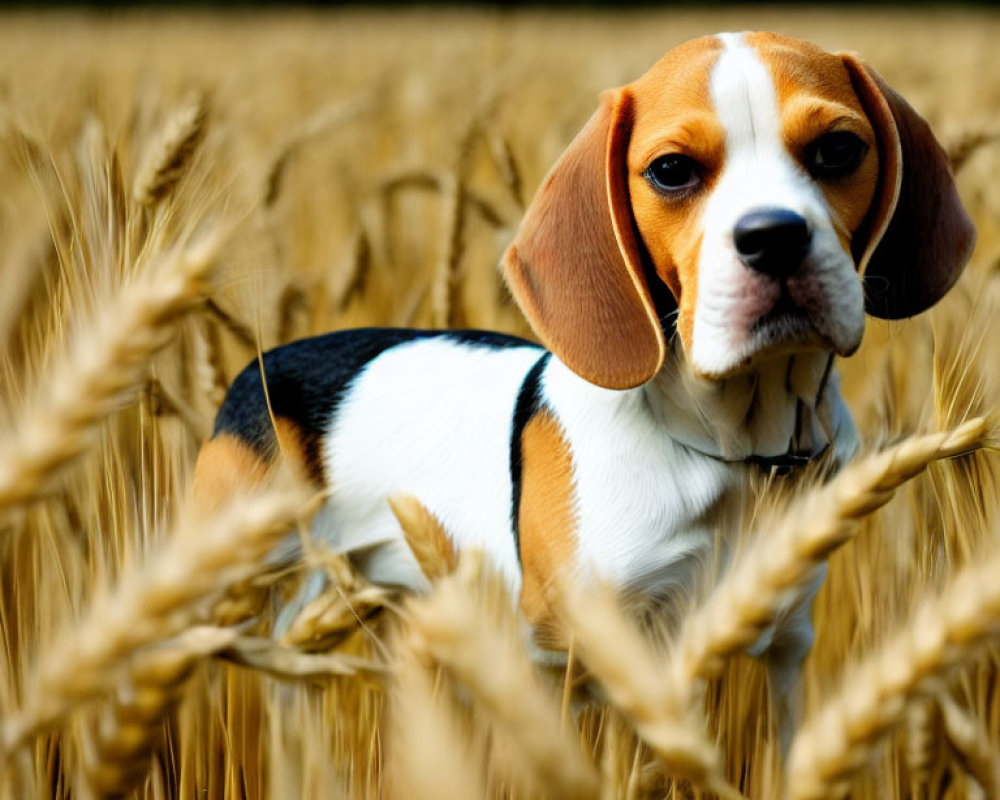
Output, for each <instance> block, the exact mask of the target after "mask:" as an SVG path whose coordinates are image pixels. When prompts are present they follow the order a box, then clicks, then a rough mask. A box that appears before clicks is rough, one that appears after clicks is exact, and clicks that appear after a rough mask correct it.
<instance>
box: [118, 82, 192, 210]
mask: <svg viewBox="0 0 1000 800" xmlns="http://www.w3.org/2000/svg"><path fill="white" fill-rule="evenodd" d="M207 121H208V106H207V104H206V103H205V100H204V98H201V97H199V98H197V99H195V100H194V101H193V102H191V103H190V104H188V105H186V106H185V107H183V108H181V109H179V110H178V111H175V112H174V114H173V115H172V116H171V117H170V119H169V120H168V121H167V124H166V126H165V127H164V129H163V130H162V131H161V133H160V135H159V136H158V137H157V138H156V139H155V140H154V141H153V144H152V145H151V146H150V148H149V149H148V151H147V152H146V155H145V158H143V160H142V163H141V165H140V167H139V170H138V172H137V173H136V177H135V183H134V184H133V186H132V196H133V197H134V198H135V200H136V202H138V203H139V204H140V205H144V206H155V205H157V204H158V203H160V202H161V201H162V200H163V199H164V198H166V197H167V196H168V195H170V194H171V193H172V192H173V190H174V188H175V187H176V186H177V183H178V182H179V181H180V179H181V178H182V177H183V176H184V173H185V171H186V170H187V168H188V165H189V164H190V163H191V159H192V158H193V157H194V154H195V151H196V150H197V149H198V145H199V144H200V143H201V140H202V138H203V137H204V135H205V127H206V122H207Z"/></svg>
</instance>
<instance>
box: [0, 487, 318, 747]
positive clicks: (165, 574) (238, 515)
mask: <svg viewBox="0 0 1000 800" xmlns="http://www.w3.org/2000/svg"><path fill="white" fill-rule="evenodd" d="M315 500H316V498H313V497H311V496H310V495H308V494H307V493H306V492H305V491H304V490H302V489H299V488H272V489H270V490H267V491H263V492H261V493H259V494H255V495H249V496H246V497H239V498H236V499H234V500H233V502H231V503H230V504H229V505H227V506H226V507H225V508H223V509H222V510H221V511H220V512H218V513H217V514H215V515H213V516H210V517H200V518H199V517H194V516H193V515H191V514H188V515H183V516H182V518H181V519H180V520H179V521H178V522H177V523H175V525H174V526H173V531H172V532H171V533H170V534H169V536H168V537H167V541H166V544H165V546H164V548H163V550H162V551H161V552H160V553H159V554H157V555H156V556H154V557H153V558H152V559H150V560H149V561H148V562H147V563H146V564H144V565H141V566H137V567H135V568H133V569H131V570H129V571H127V572H125V573H124V574H123V575H122V576H121V578H120V579H119V581H118V584H117V586H115V587H113V588H109V589H105V590H104V591H102V592H101V593H100V594H99V595H98V596H97V597H95V598H94V599H93V601H92V602H91V604H90V607H89V608H88V610H87V611H86V613H85V614H84V616H83V618H82V619H81V620H80V621H79V622H78V623H77V624H75V625H73V626H72V627H71V628H70V629H68V630H67V631H65V632H64V634H63V635H62V636H59V637H57V638H56V640H55V642H53V643H52V644H51V645H50V648H49V649H48V651H47V652H45V653H43V655H42V656H41V657H40V658H39V659H38V665H37V667H36V668H35V669H34V670H33V671H32V680H31V683H30V684H29V686H28V687H27V690H26V695H25V696H26V699H25V701H24V704H23V706H22V708H21V709H20V710H19V711H17V712H16V713H14V714H13V715H11V716H9V717H8V719H7V720H5V721H4V724H3V728H2V732H3V735H2V740H0V755H2V754H3V753H4V752H7V753H9V752H10V751H11V750H13V749H15V748H17V747H19V746H20V745H21V744H23V743H24V742H25V741H26V740H27V739H28V738H30V737H31V736H33V735H34V734H36V733H38V732H39V731H41V730H43V729H45V728H47V727H50V726H52V725H53V724H55V723H57V722H58V721H59V720H60V719H61V718H62V717H63V716H64V715H65V714H67V713H68V712H69V711H71V710H72V709H73V708H74V707H75V706H76V705H78V704H80V703H81V702H83V701H85V700H87V699H89V698H91V697H93V696H95V695H96V694H98V693H100V692H102V691H104V690H106V689H107V687H108V685H109V682H110V681H112V680H113V679H114V677H115V674H116V670H117V668H118V667H120V666H121V665H122V664H123V663H124V662H125V661H126V659H128V658H129V657H130V656H131V655H132V654H133V653H135V652H136V651H138V650H140V649H141V648H143V647H146V646H149V645H151V644H154V643H156V642H159V641H162V640H164V639H167V638H169V637H171V636H174V635H176V634H177V633H179V632H180V631H181V630H183V629H184V628H185V627H187V626H188V625H190V624H191V623H192V622H194V621H196V620H197V619H198V617H199V615H200V613H201V612H202V610H203V609H207V610H210V609H211V607H212V605H213V604H214V603H215V602H217V601H218V599H219V597H220V596H221V594H222V593H223V592H225V591H226V589H228V588H229V587H230V586H232V585H233V584H235V583H237V582H239V581H241V580H246V579H247V578H249V577H250V576H251V575H253V574H254V573H255V572H256V571H258V570H260V569H261V568H262V563H263V560H264V556H265V555H266V554H267V553H268V552H269V551H270V550H271V549H272V547H274V545H276V544H277V543H278V541H279V540H280V539H281V537H283V536H284V535H285V534H286V532H287V531H288V529H289V528H290V527H291V526H292V525H293V524H294V523H295V522H296V520H298V519H299V518H300V517H302V516H303V515H304V514H305V513H307V512H309V511H311V510H312V507H313V506H314V505H315Z"/></svg>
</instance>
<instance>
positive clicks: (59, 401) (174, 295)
mask: <svg viewBox="0 0 1000 800" xmlns="http://www.w3.org/2000/svg"><path fill="white" fill-rule="evenodd" d="M220 240H221V235H220V234H219V233H218V232H216V233H215V234H212V235H209V236H205V237H203V238H201V239H200V240H198V241H197V242H195V243H193V244H191V245H189V246H187V247H178V248H176V249H174V250H173V251H169V252H167V253H166V254H164V255H163V257H162V258H161V259H160V261H159V262H158V263H154V264H152V265H151V266H150V268H149V269H148V270H147V271H146V272H144V273H143V274H142V275H140V277H139V278H137V279H136V280H135V281H134V282H133V283H132V284H130V285H129V286H127V287H126V288H125V289H123V290H122V291H121V293H120V294H119V295H118V296H117V297H116V298H115V299H114V300H113V302H112V303H111V304H110V305H108V306H107V307H106V308H104V309H103V310H102V311H101V312H100V314H99V315H98V316H97V317H96V318H95V319H94V320H93V321H92V323H91V324H90V326H89V328H88V329H86V330H84V331H81V332H80V333H79V334H78V335H77V336H76V337H75V338H74V339H73V340H72V342H71V343H70V344H69V345H68V347H67V348H66V351H65V352H64V354H63V356H62V358H61V359H60V360H59V361H58V362H57V363H55V364H53V366H52V367H51V368H50V369H49V370H48V373H47V379H46V380H45V381H44V382H43V384H42V385H41V386H39V387H38V388H37V390H36V391H35V392H34V394H33V399H32V400H31V402H29V403H27V404H26V405H25V408H24V411H23V412H22V413H21V414H20V415H19V416H18V417H17V420H16V423H15V425H14V426H13V428H12V429H11V430H9V431H7V432H5V433H4V434H2V435H0V511H2V510H4V509H5V508H10V507H12V506H15V505H20V504H24V503H27V502H30V501H31V500H33V499H35V498H37V497H38V496H39V495H40V494H41V493H42V492H43V491H44V490H45V489H46V488H47V487H48V486H49V485H50V483H51V481H52V478H53V477H54V475H55V473H56V471H57V470H58V469H59V468H61V467H63V466H65V465H66V464H68V463H69V462H70V461H72V460H73V459H74V458H76V457H77V456H79V455H80V454H81V453H83V452H84V450H85V449H86V448H87V445H88V443H89V435H90V434H91V433H92V431H93V429H94V428H95V426H96V425H97V424H98V423H99V422H100V421H101V420H102V419H103V418H104V417H106V416H107V415H108V414H110V413H111V412H112V411H114V410H115V409H117V408H119V407H120V406H121V405H122V402H123V396H125V395H126V394H127V393H128V392H130V391H133V390H134V388H135V386H136V384H138V383H139V382H140V381H141V380H142V378H143V376H144V375H145V373H146V369H147V367H148V363H149V359H150V358H151V357H152V356H153V354H154V353H156V352H157V351H158V350H159V349H160V348H162V347H163V346H164V345H166V344H167V343H168V342H169V341H170V337H171V335H172V333H173V329H174V323H175V322H176V321H177V319H178V318H179V317H180V316H181V315H182V314H184V313H185V312H186V311H188V310H189V309H190V308H192V307H193V306H194V305H195V303H197V302H198V301H199V300H200V299H201V298H202V296H203V292H204V289H205V284H206V280H207V279H208V277H209V273H210V271H211V268H212V265H213V262H214V258H215V253H216V250H217V248H218V246H219V243H220Z"/></svg>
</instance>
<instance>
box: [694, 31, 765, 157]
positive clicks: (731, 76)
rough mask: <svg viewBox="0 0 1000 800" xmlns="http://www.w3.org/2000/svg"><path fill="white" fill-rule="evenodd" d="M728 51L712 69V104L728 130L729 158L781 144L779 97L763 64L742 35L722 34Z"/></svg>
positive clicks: (727, 151) (727, 146) (721, 38)
mask: <svg viewBox="0 0 1000 800" xmlns="http://www.w3.org/2000/svg"><path fill="white" fill-rule="evenodd" d="M718 38H719V40H720V41H721V42H722V44H723V45H724V46H725V48H726V49H725V50H723V51H722V54H721V55H720V56H719V59H718V61H717V62H716V64H715V68H714V69H713V70H712V78H711V86H710V92H711V95H712V103H713V104H714V106H715V109H716V112H717V113H718V114H719V118H720V119H721V121H722V126H723V128H724V129H725V131H726V156H727V158H733V157H741V156H743V155H745V153H744V152H741V151H745V150H746V149H748V148H750V149H753V148H755V147H756V146H757V144H758V142H759V143H762V144H763V143H767V144H772V145H773V144H774V143H775V142H777V143H778V144H779V145H780V143H781V119H780V116H779V114H778V96H777V93H776V92H775V91H774V83H773V82H772V80H771V75H770V73H769V72H768V70H767V67H766V66H764V63H763V62H762V61H761V60H760V58H758V57H757V53H756V52H755V51H754V50H753V49H752V48H750V47H749V46H748V45H747V44H746V41H745V39H744V34H742V33H720V34H719V36H718Z"/></svg>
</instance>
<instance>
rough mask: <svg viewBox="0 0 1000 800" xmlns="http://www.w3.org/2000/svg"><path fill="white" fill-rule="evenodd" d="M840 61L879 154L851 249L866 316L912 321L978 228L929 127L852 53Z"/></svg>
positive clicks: (955, 272) (960, 263) (942, 288)
mask: <svg viewBox="0 0 1000 800" xmlns="http://www.w3.org/2000/svg"><path fill="white" fill-rule="evenodd" d="M841 58H842V59H843V61H844V66H846V67H847V72H848V74H849V75H850V77H851V82H852V84H853V86H854V91H855V92H856V93H857V95H858V98H859V99H860V100H861V104H862V105H863V106H864V109H865V113H867V115H868V118H869V120H870V121H871V123H872V125H873V126H874V128H875V133H876V135H877V137H878V147H879V152H878V155H879V159H880V168H879V172H880V177H879V188H878V191H877V194H876V197H875V200H874V201H873V202H872V210H871V211H870V212H869V216H868V219H867V220H866V223H865V226H864V230H863V231H862V232H861V234H860V235H859V236H858V237H857V238H856V239H855V242H854V258H855V260H856V261H857V262H858V267H859V270H861V271H862V274H863V275H864V283H865V309H866V311H867V312H868V313H869V314H871V315H873V316H876V317H881V318H882V319H902V318H903V317H912V316H913V315H915V314H919V313H920V312H921V311H923V310H925V309H927V308H930V307H931V306H932V305H934V304H935V303H936V302H937V301H938V300H940V299H941V297H943V296H944V294H945V292H947V291H948V290H949V289H950V288H951V287H952V285H953V284H954V283H955V281H957V280H958V276H959V275H961V274H962V268H963V267H964V266H965V264H966V262H967V261H968V260H969V257H970V256H971V255H972V248H973V246H974V245H975V243H976V229H975V226H974V225H973V224H972V221H971V220H970V219H969V216H968V214H966V212H965V209H964V208H963V207H962V201H961V200H960V199H959V196H958V191H957V190H956V188H955V181H954V179H953V178H952V174H951V168H950V165H949V163H948V156H947V155H946V154H945V152H944V150H942V149H941V145H939V144H938V143H937V140H936V139H935V138H934V134H933V132H932V131H931V129H930V126H929V125H928V124H927V123H926V122H925V121H924V120H923V118H922V117H921V116H920V115H919V114H917V112H916V111H914V110H913V108H912V107H911V106H910V104H909V103H907V102H906V101H905V100H904V99H903V98H902V97H900V96H899V95H898V94H897V93H896V92H895V91H893V90H892V89H891V88H890V87H889V85H888V84H887V83H886V82H885V81H884V80H883V79H882V77H881V76H880V75H879V74H878V73H877V72H875V70H873V69H872V68H871V67H869V66H868V65H867V64H864V63H863V62H861V61H859V60H858V59H857V58H856V57H855V56H853V55H851V54H850V53H842V54H841Z"/></svg>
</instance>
